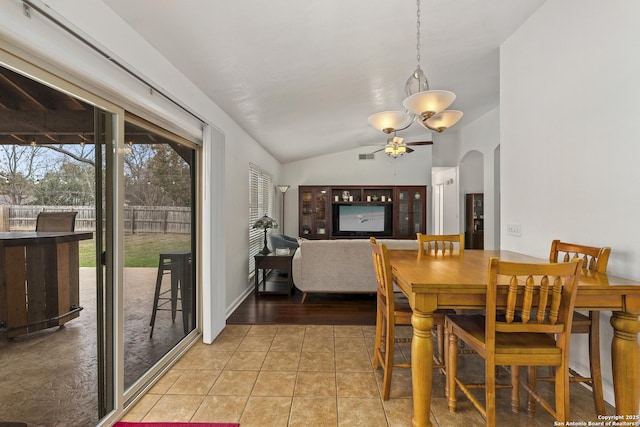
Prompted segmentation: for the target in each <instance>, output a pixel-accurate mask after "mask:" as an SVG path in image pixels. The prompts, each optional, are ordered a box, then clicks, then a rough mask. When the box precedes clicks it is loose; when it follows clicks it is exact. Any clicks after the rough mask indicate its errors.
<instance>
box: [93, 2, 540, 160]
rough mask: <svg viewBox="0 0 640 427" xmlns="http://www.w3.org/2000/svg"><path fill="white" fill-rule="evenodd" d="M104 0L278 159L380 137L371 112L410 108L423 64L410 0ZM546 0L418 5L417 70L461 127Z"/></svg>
mask: <svg viewBox="0 0 640 427" xmlns="http://www.w3.org/2000/svg"><path fill="white" fill-rule="evenodd" d="M104 2H105V3H106V4H107V5H108V6H109V7H111V8H112V9H113V10H114V11H115V12H116V13H117V14H118V15H119V16H120V17H122V19H123V20H124V21H126V22H127V23H128V24H129V25H130V26H131V27H132V28H134V29H135V30H136V31H137V32H138V33H139V34H140V35H141V36H142V37H144V38H145V39H146V40H147V41H148V42H149V43H150V44H151V45H152V46H153V47H155V49H157V50H158V51H159V52H160V53H161V54H162V55H163V56H164V57H166V58H167V59H168V60H169V61H170V62H171V63H172V64H173V65H174V66H175V67H176V68H177V69H178V70H180V71H181V72H182V73H183V74H185V75H186V76H187V77H188V78H189V79H190V80H191V81H192V82H193V83H195V84H196V85H197V86H198V87H199V88H201V90H202V91H203V92H204V93H205V94H207V95H208V96H209V97H210V98H211V99H212V100H213V101H214V102H215V103H216V104H218V105H219V106H220V107H221V108H222V109H223V110H224V111H225V112H226V113H227V114H229V115H230V116H231V117H232V118H233V119H234V120H235V121H236V122H237V123H238V124H239V125H240V126H241V127H242V128H244V129H245V130H246V131H247V132H248V133H249V134H250V135H251V136H252V137H253V138H254V139H255V140H256V141H258V143H260V144H261V145H262V146H264V147H265V148H266V149H267V150H268V151H269V152H270V153H271V154H272V155H273V156H274V157H276V158H277V159H278V160H279V161H281V162H283V163H286V162H290V161H295V160H298V159H304V158H309V157H313V156H317V155H322V154H327V153H332V152H337V151H343V150H347V149H352V148H356V147H358V146H359V145H363V144H369V143H380V142H383V141H384V140H385V135H384V134H382V133H381V132H379V131H377V130H375V129H374V128H373V127H371V126H370V125H369V124H368V122H367V118H368V117H369V115H371V114H373V113H376V112H379V111H384V110H403V107H402V101H403V99H404V97H405V92H404V84H405V81H406V80H407V78H408V77H409V75H410V74H411V73H412V72H413V70H414V69H415V68H416V65H417V60H416V2H415V1H410V0H305V1H292V0H270V1H251V0H234V1H211V0H181V1H175V0H136V1H130V0H104ZM543 2H544V0H517V1H513V0H456V1H441V0H440V1H436V0H422V4H421V9H422V11H421V22H422V24H421V32H422V37H421V66H422V69H423V70H424V71H425V72H426V73H427V76H428V78H429V83H430V85H431V88H432V89H447V90H451V91H453V92H455V93H456V94H457V99H456V101H455V102H454V103H453V105H452V107H451V108H454V109H458V110H462V111H463V112H464V114H465V115H464V117H463V118H462V120H461V122H460V123H459V124H458V125H457V126H458V127H461V126H464V125H465V124H467V123H469V122H470V121H473V120H474V119H476V118H478V117H480V116H481V115H482V114H484V113H486V112H487V111H489V110H490V109H492V108H494V107H496V106H497V105H498V103H499V93H498V90H499V46H500V45H501V44H502V43H503V42H504V41H505V40H506V39H507V38H508V37H509V36H510V35H511V34H513V32H514V31H515V30H516V29H517V28H518V27H519V26H520V25H521V24H522V23H523V22H524V21H525V20H526V19H527V18H528V17H529V16H530V15H531V14H532V13H534V12H535V11H536V10H537V9H538V8H539V7H540V5H541V4H542V3H543ZM452 130H453V129H452ZM402 136H404V137H405V139H406V140H408V141H411V140H425V139H429V138H430V135H429V134H428V132H427V131H426V129H424V128H422V127H420V126H418V125H417V124H414V125H413V126H411V128H409V130H407V131H405V132H403V135H402ZM363 151H364V152H366V151H367V149H366V148H365V147H363ZM368 151H370V150H368Z"/></svg>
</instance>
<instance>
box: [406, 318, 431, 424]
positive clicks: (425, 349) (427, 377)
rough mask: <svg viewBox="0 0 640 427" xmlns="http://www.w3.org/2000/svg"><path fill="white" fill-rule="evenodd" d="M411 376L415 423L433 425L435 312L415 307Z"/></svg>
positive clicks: (412, 321) (412, 319) (412, 323)
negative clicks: (432, 335)
mask: <svg viewBox="0 0 640 427" xmlns="http://www.w3.org/2000/svg"><path fill="white" fill-rule="evenodd" d="M411 325H412V326H413V340H412V341H411V378H412V381H413V425H414V427H430V426H431V387H432V384H433V342H432V341H431V329H432V328H433V312H422V311H419V310H418V309H416V308H414V309H413V315H412V316H411Z"/></svg>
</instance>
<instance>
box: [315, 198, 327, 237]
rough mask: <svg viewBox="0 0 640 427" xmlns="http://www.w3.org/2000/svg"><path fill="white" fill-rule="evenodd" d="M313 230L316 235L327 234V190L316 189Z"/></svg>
mask: <svg viewBox="0 0 640 427" xmlns="http://www.w3.org/2000/svg"><path fill="white" fill-rule="evenodd" d="M314 232H315V234H316V235H317V236H318V237H323V236H326V235H327V232H328V229H327V191H326V190H318V191H316V194H315V218H314Z"/></svg>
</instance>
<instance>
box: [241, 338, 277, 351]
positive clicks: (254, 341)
mask: <svg viewBox="0 0 640 427" xmlns="http://www.w3.org/2000/svg"><path fill="white" fill-rule="evenodd" d="M272 341H273V337H272V336H265V335H253V336H249V335H247V336H246V337H244V338H243V339H242V342H241V343H240V345H239V346H238V349H237V350H238V351H269V348H270V347H271V342H272Z"/></svg>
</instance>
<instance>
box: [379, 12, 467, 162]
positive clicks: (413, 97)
mask: <svg viewBox="0 0 640 427" xmlns="http://www.w3.org/2000/svg"><path fill="white" fill-rule="evenodd" d="M416 4H417V13H416V15H417V22H416V30H417V31H416V41H417V42H416V51H417V55H416V59H417V62H418V66H417V67H416V69H415V71H414V72H413V73H412V74H411V76H409V78H408V79H407V83H406V84H405V91H406V93H407V98H405V100H404V102H403V103H402V105H403V106H404V108H405V109H406V111H405V112H402V111H383V112H380V113H376V114H373V115H372V116H370V117H369V123H370V124H371V125H372V126H373V127H375V128H376V129H378V130H381V131H382V132H384V133H386V134H387V135H388V134H390V133H392V132H393V133H394V135H395V132H398V131H401V130H405V129H407V128H408V127H409V126H411V124H412V123H413V121H414V118H415V119H416V121H417V122H418V123H420V125H422V126H423V127H425V128H426V129H429V130H431V131H435V132H438V133H440V132H443V131H444V130H446V129H448V128H450V127H451V126H453V125H455V124H456V123H457V122H458V121H459V120H460V118H461V117H462V111H458V110H447V108H448V107H449V106H450V105H451V104H452V103H453V101H454V100H455V99H456V95H455V94H454V93H453V92H450V91H447V90H429V81H428V80H427V76H426V75H425V74H424V71H422V68H420V0H417V1H416ZM392 139H395V138H392ZM390 141H391V140H390ZM403 145H404V144H403V143H402V141H400V143H399V144H398V143H394V142H393V141H391V142H388V143H387V145H386V147H385V152H386V153H388V154H389V153H394V152H396V151H395V149H396V148H398V147H399V146H400V147H402V146H403ZM394 147H395V148H394ZM405 150H406V146H405ZM392 157H397V155H395V156H392Z"/></svg>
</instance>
